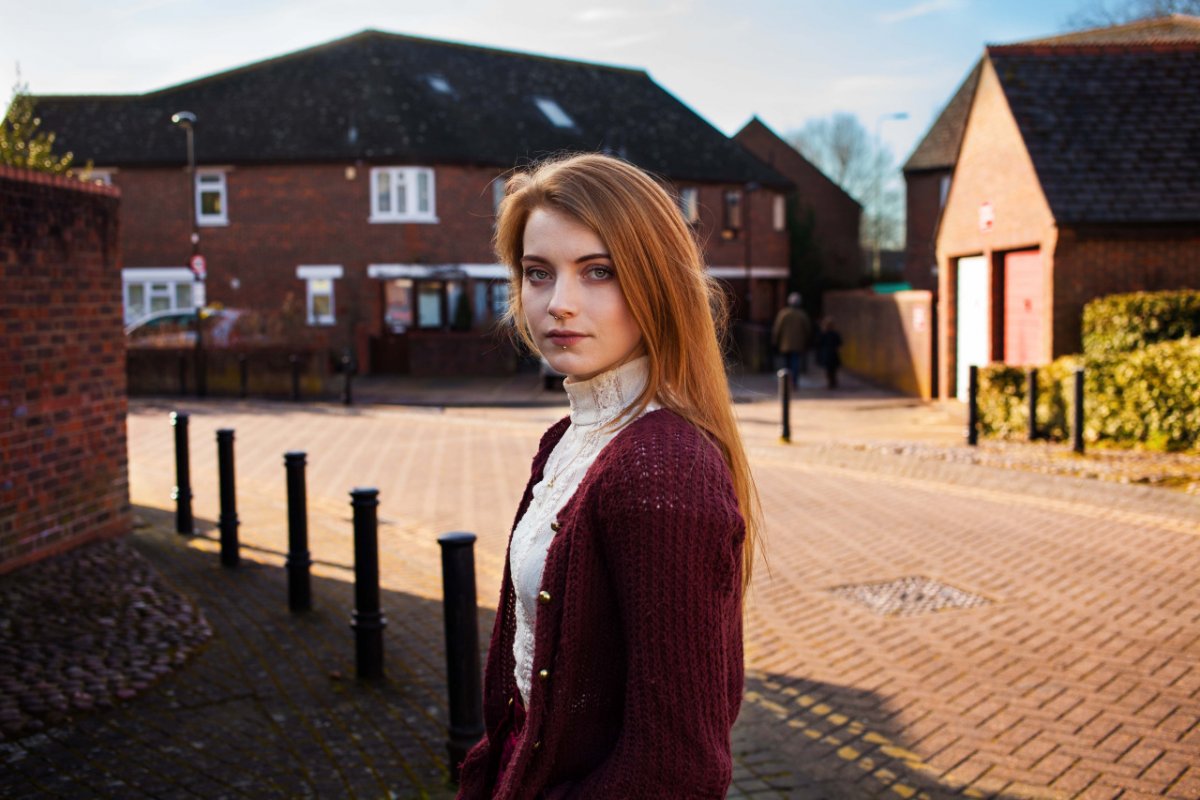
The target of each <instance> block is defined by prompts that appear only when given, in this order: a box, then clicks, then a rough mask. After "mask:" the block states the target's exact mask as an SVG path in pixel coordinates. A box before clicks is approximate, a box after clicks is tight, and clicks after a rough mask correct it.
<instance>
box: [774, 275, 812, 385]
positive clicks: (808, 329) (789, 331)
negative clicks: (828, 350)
mask: <svg viewBox="0 0 1200 800" xmlns="http://www.w3.org/2000/svg"><path fill="white" fill-rule="evenodd" d="M801 302H802V298H801V296H800V293H799V292H792V293H791V294H789V295H788V298H787V305H786V306H784V307H783V308H781V309H779V313H778V314H776V315H775V324H774V326H772V328H771V345H772V346H773V347H774V348H775V350H776V351H777V352H778V353H779V354H780V355H782V356H783V358H784V361H785V362H786V363H785V366H786V367H787V368H788V370H789V371H790V372H791V373H792V388H793V389H798V388H799V387H800V376H801V375H802V374H804V373H806V372H808V347H809V344H810V343H811V341H812V333H813V330H812V320H811V319H809V318H808V314H806V313H805V311H804V309H803V308H802V306H801Z"/></svg>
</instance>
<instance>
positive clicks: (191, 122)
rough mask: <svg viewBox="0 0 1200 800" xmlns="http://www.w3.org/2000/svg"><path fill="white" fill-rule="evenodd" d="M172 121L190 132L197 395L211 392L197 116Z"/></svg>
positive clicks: (181, 113) (174, 117)
mask: <svg viewBox="0 0 1200 800" xmlns="http://www.w3.org/2000/svg"><path fill="white" fill-rule="evenodd" d="M171 122H172V123H173V124H175V125H178V126H179V127H181V128H183V131H184V133H186V134H187V161H188V166H187V171H188V208H189V209H191V213H190V214H189V220H190V222H191V228H192V256H191V258H190V259H189V260H188V267H189V268H190V269H191V270H192V274H193V275H194V283H195V284H198V285H197V286H195V287H193V295H192V305H193V306H194V307H195V309H196V319H195V322H194V323H193V324H194V325H195V330H196V357H195V362H196V395H197V396H198V397H204V396H205V395H206V394H207V393H208V391H207V390H208V386H207V382H206V380H205V369H204V326H203V325H201V319H200V312H201V310H202V308H203V305H204V304H203V303H202V302H201V303H197V302H196V301H197V300H199V299H200V297H199V295H200V294H202V293H203V283H204V267H203V259H202V258H201V256H200V228H199V225H198V224H197V221H196V148H195V134H194V131H193V128H194V127H195V125H196V115H195V114H193V113H192V112H191V111H177V112H175V113H174V114H172V115H171Z"/></svg>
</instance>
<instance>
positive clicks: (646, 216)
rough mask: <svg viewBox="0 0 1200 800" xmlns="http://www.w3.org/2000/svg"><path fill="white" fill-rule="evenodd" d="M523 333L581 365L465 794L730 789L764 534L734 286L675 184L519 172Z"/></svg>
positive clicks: (508, 583)
mask: <svg viewBox="0 0 1200 800" xmlns="http://www.w3.org/2000/svg"><path fill="white" fill-rule="evenodd" d="M495 244H496V252H497V254H498V257H499V258H500V260H501V261H502V262H503V263H505V264H507V265H508V267H509V269H510V275H511V284H512V291H511V292H510V297H511V298H512V306H511V308H510V309H509V313H510V316H511V317H512V319H513V320H514V321H515V322H516V326H517V329H518V331H519V332H520V335H521V336H522V337H523V338H524V340H525V341H526V342H527V343H528V344H529V345H530V346H531V347H532V348H533V349H534V350H536V351H537V352H539V353H541V354H542V355H543V356H544V357H545V358H546V360H547V361H549V362H550V364H551V366H552V367H554V368H555V369H556V370H558V371H559V372H561V373H563V374H565V375H566V376H567V379H566V381H565V382H564V387H565V388H566V390H567V393H568V395H569V397H570V401H571V414H570V416H569V417H568V418H566V419H563V420H561V421H560V422H559V423H558V424H556V425H554V426H553V427H552V428H551V429H550V430H549V431H547V432H546V434H545V435H544V436H543V437H542V441H541V445H540V447H539V448H538V452H537V455H536V456H535V457H534V460H533V470H532V476H531V477H530V480H529V484H528V486H527V488H526V490H525V494H524V497H523V498H522V500H521V504H520V507H519V508H518V511H517V516H516V522H515V525H514V528H513V533H512V536H511V539H510V541H509V553H508V562H507V564H506V566H505V571H504V582H503V587H502V589H501V596H500V604H499V610H498V612H497V616H496V624H495V628H494V630H493V633H492V640H491V646H490V648H489V651H488V659H487V673H486V679H485V688H484V717H485V722H486V729H487V730H486V734H485V736H484V739H483V740H482V741H481V742H480V743H479V744H478V745H477V746H476V747H475V748H474V749H472V750H471V752H470V753H469V754H468V755H467V758H466V759H465V761H464V762H463V764H462V771H461V778H460V786H461V788H460V790H459V795H458V796H459V797H460V798H464V799H471V800H473V799H474V798H480V799H481V800H482V799H483V798H505V799H507V798H530V799H533V798H546V800H554V799H555V798H636V797H647V798H651V797H652V798H673V797H678V798H684V797H686V798H702V797H714V798H716V797H724V796H725V791H726V789H727V788H728V786H729V782H730V777H731V771H732V763H731V757H730V742H729V736H730V729H731V728H732V726H733V722H734V719H735V718H736V716H737V712H738V708H739V706H740V703H741V694H742V625H741V601H742V593H743V590H744V587H745V586H746V585H747V583H748V581H749V578H750V564H751V561H752V559H751V553H752V547H753V544H754V542H755V532H756V528H757V524H756V520H757V515H756V513H755V508H756V500H755V491H754V486H753V483H752V480H751V477H750V470H749V467H748V465H747V462H746V456H745V452H744V451H743V448H742V444H741V440H740V438H739V436H738V432H737V428H736V424H735V421H734V417H733V414H732V410H731V406H730V397H729V389H728V384H727V382H726V378H725V371H724V366H723V363H722V360H721V353H720V349H719V347H718V342H717V323H718V322H723V321H724V315H723V307H722V306H721V305H720V304H719V303H718V302H717V299H718V298H720V297H721V296H722V295H721V294H720V292H719V290H718V289H717V288H716V287H715V285H714V284H713V283H712V281H711V280H710V279H709V278H708V276H707V274H706V273H705V271H704V267H703V263H702V261H701V257H700V253H699V250H698V248H697V246H696V243H695V240H694V238H693V236H692V231H691V229H690V228H689V227H688V225H687V224H686V223H685V222H684V220H683V218H682V216H681V215H680V213H679V210H678V208H677V207H676V205H675V203H674V201H673V199H672V198H671V196H670V195H669V194H668V193H667V192H666V191H664V190H663V189H662V187H660V186H659V185H658V184H657V183H655V182H654V181H653V180H651V179H650V178H649V177H648V176H646V175H645V174H644V173H642V172H641V171H639V170H638V169H636V168H634V167H632V166H630V165H629V164H627V163H625V162H623V161H619V160H617V159H614V158H609V157H607V156H600V155H582V156H575V157H572V158H567V159H565V160H560V161H556V162H551V163H547V164H544V165H542V166H540V167H538V168H536V169H534V170H533V171H532V172H529V173H526V174H519V175H517V176H515V177H514V178H512V179H511V180H510V181H509V184H508V187H507V196H506V198H505V200H504V202H503V204H502V206H501V209H500V217H499V220H498V223H497V228H496V237H495Z"/></svg>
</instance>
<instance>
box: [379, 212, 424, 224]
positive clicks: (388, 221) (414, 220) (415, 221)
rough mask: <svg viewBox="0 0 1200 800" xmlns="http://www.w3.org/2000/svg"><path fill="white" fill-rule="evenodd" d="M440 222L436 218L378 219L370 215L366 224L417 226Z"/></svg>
mask: <svg viewBox="0 0 1200 800" xmlns="http://www.w3.org/2000/svg"><path fill="white" fill-rule="evenodd" d="M439 221H440V220H438V218H437V217H380V216H376V215H374V214H372V215H371V216H369V217H367V222H369V223H371V224H372V225H380V224H382V225H387V224H392V223H413V224H417V225H436V224H438V222H439Z"/></svg>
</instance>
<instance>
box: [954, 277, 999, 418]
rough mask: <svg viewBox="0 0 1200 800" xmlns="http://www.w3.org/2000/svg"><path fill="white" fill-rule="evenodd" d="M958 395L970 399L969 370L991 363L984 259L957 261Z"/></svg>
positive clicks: (960, 397) (962, 398) (986, 279)
mask: <svg viewBox="0 0 1200 800" xmlns="http://www.w3.org/2000/svg"><path fill="white" fill-rule="evenodd" d="M957 327H958V331H957V332H958V350H957V354H958V355H957V362H958V370H957V381H956V387H957V393H956V394H957V396H958V399H959V400H966V399H967V380H968V377H967V376H968V368H969V367H970V366H971V365H972V364H974V365H976V366H983V365H984V364H986V363H988V361H990V360H991V358H990V357H989V356H990V351H989V349H988V275H987V259H986V258H985V257H984V256H973V257H971V258H960V259H959V260H958V315H957Z"/></svg>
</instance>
